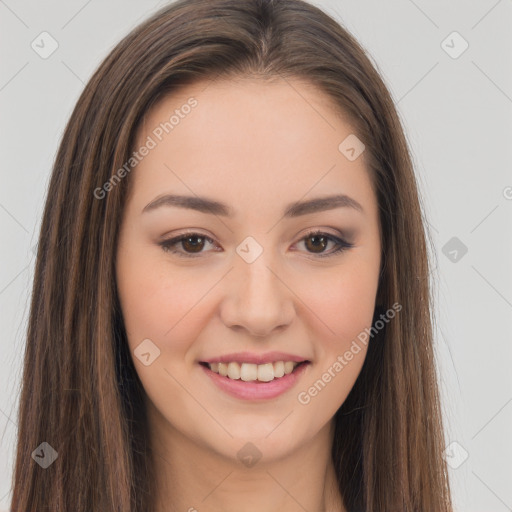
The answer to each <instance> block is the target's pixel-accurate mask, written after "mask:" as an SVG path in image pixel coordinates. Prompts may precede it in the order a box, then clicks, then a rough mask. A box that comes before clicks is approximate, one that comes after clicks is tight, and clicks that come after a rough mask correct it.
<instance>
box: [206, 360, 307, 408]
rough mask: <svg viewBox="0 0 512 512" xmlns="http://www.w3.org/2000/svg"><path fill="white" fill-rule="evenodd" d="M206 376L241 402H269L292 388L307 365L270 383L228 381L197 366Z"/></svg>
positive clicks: (207, 369)
mask: <svg viewBox="0 0 512 512" xmlns="http://www.w3.org/2000/svg"><path fill="white" fill-rule="evenodd" d="M199 366H201V368H202V369H203V370H204V371H205V373H206V375H208V377H210V379H212V380H213V382H214V383H215V384H216V385H217V386H218V387H219V388H220V389H221V390H222V391H224V392H225V393H228V394H229V395H231V396H234V397H236V398H242V399H243V400H269V399H271V398H275V397H277V396H279V395H282V394H283V393H284V392H285V391H288V390H289V389H290V388H292V387H293V386H294V385H295V383H296V382H297V381H298V380H299V378H300V377H301V376H302V375H303V373H304V372H305V371H306V368H307V367H308V366H309V363H303V364H301V365H300V366H297V368H296V369H295V370H294V371H293V372H292V373H288V374H286V375H283V376H282V377H279V378H277V379H274V380H272V381H270V382H256V381H252V382H245V381H243V380H241V379H230V378H229V377H223V376H222V375H219V374H218V373H215V372H212V371H211V370H210V369H209V368H208V367H206V366H203V365H202V364H201V365H199Z"/></svg>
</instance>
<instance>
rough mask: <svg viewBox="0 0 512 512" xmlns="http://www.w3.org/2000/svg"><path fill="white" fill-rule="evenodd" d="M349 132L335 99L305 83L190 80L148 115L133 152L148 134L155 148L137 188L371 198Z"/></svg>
mask: <svg viewBox="0 0 512 512" xmlns="http://www.w3.org/2000/svg"><path fill="white" fill-rule="evenodd" d="M353 132H354V129H353V127H352V126H351V125H350V123H349V122H348V120H347V119H344V118H343V116H341V115H340V113H339V111H338V110H336V109H335V105H334V104H333V102H332V100H331V98H329V97H328V96H326V95H325V94H324V93H323V92H321V91H320V90H319V89H317V88H316V87H314V86H313V85H312V84H309V83H307V82H304V81H299V80H292V79H289V78H288V79H286V80H283V79H279V80H275V81H272V82H268V81H262V80H257V79H252V80H250V79H229V80H228V79H225V80H220V81H202V82H198V83H194V84H193V85H190V86H186V87H184V88H182V89H180V90H179V91H177V92H175V93H172V94H169V95H168V96H166V97H164V98H163V99H161V100H160V101H159V102H158V103H157V104H156V105H154V106H153V107H152V108H151V109H150V111H149V112H147V113H146V115H145V116H144V119H143V122H142V123H141V125H140V127H139V129H138V133H137V142H136V145H135V146H136V147H135V149H136V148H138V147H141V146H142V145H144V144H146V145H148V141H149V140H150V139H151V141H152V142H151V145H152V146H153V147H152V149H151V150H150V151H149V153H148V154H147V156H145V157H144V158H143V159H142V160H141V161H140V163H139V164H138V165H137V166H136V168H135V171H134V173H133V176H132V178H133V179H134V186H135V192H136V193H137V192H140V193H141V194H144V195H145V196H146V197H147V196H148V195H151V194H153V195H155V194H158V193H170V192H182V193H187V194H189V195H190V194H197V195H207V196H210V197H216V198H222V201H223V202H226V203H229V204H233V205H236V204H238V205H240V206H242V205H244V204H245V205H247V206H250V205H252V206H253V207H256V206H258V205H260V206H261V205H262V204H268V203H275V204H282V203H285V202H286V203H288V202H289V201H290V200H299V199H301V198H302V197H304V196H305V195H312V196H313V195H324V194H327V193H334V192H339V193H344V194H348V195H354V196H357V200H358V201H359V202H371V201H372V200H373V196H372V190H371V182H370V177H369V174H368V171H367V169H366V165H365V159H364V156H365V155H364V152H363V154H362V155H361V156H360V157H359V158H357V159H356V160H353V161H350V160H349V159H347V158H346V156H345V155H344V154H343V153H342V152H341V151H340V149H339V146H340V143H341V142H342V141H344V140H345V139H346V138H347V137H348V136H350V135H351V134H353ZM334 189H335V190H334ZM149 199H152V197H149ZM235 209H236V208H235Z"/></svg>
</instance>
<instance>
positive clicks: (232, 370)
mask: <svg viewBox="0 0 512 512" xmlns="http://www.w3.org/2000/svg"><path fill="white" fill-rule="evenodd" d="M228 377H229V378H230V379H235V380H236V379H239V378H240V365H239V364H238V363H228Z"/></svg>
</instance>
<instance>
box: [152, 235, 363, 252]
mask: <svg viewBox="0 0 512 512" xmlns="http://www.w3.org/2000/svg"><path fill="white" fill-rule="evenodd" d="M319 235H321V236H323V237H325V238H327V239H328V240H329V241H334V242H335V243H336V246H337V247H336V249H334V250H333V251H331V252H329V253H322V254H320V253H318V254H315V253H309V254H312V255H313V256H317V257H319V258H329V257H331V256H334V255H335V254H339V253H343V252H344V251H346V250H347V249H351V248H352V247H354V244H351V243H349V242H345V240H342V239H341V238H339V237H337V236H334V235H331V234H329V233H325V232H324V231H320V230H313V231H310V232H309V233H306V234H305V235H304V236H303V237H302V238H301V239H300V240H299V242H302V241H303V240H305V239H307V238H309V237H312V236H319ZM190 237H193V238H196V237H197V238H202V239H204V240H206V241H207V242H209V243H213V242H214V240H212V239H211V238H210V237H208V236H205V235H203V234H201V233H196V232H193V231H191V232H187V233H182V234H181V235H179V236H177V237H174V238H170V239H169V240H164V241H162V242H160V243H159V245H160V246H161V247H162V249H163V250H164V251H165V252H170V253H173V254H176V255H178V256H180V257H182V258H196V257H199V256H200V255H201V254H202V252H203V251H201V252H199V253H183V252H180V251H177V250H176V249H173V247H174V246H175V245H177V244H179V243H180V242H182V241H184V240H186V239H187V238H190Z"/></svg>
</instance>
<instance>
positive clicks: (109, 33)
mask: <svg viewBox="0 0 512 512" xmlns="http://www.w3.org/2000/svg"><path fill="white" fill-rule="evenodd" d="M164 3H165V2H157V1H156V0H147V1H134V0H109V1H108V2H107V1H103V2H100V1H98V0H89V1H86V0H85V1H84V0H67V1H64V0H59V1H56V0H54V1H45V2H41V1H36V0H26V1H23V0H20V1H17V0H5V1H4V0H0V54H1V55H0V62H1V68H0V106H1V112H2V115H1V117H0V141H1V153H0V154H1V165H0V172H1V188H0V227H1V235H2V236H1V238H2V244H1V251H0V257H1V266H0V322H1V339H0V340H1V341H0V361H1V362H0V364H1V368H2V370H1V372H0V440H1V445H0V511H1V510H7V509H8V507H9V503H10V486H11V471H12V465H13V463H14V446H15V436H16V408H17V399H18V393H19V390H18V388H19V384H20V378H21V363H22V356H23V350H24V342H25V329H26V321H27V315H28V301H29V297H30V290H31V280H32V277H33V269H34V259H35V256H34V253H33V249H34V246H35V245H36V242H37V233H38V230H39V223H40V218H41V213H42V208H43V204H44V197H45V190H46V186H47V183H48V179H49V174H50V170H51V165H52V162H53V159H54V157H55V153H56V151H57V147H58V144H59V140H60V137H61V135H62V132H63V129H64V126H65V123H66V121H67V119H68V117H69V115H70V114H71V110H72V108H73V106H74V104H75V102H76V100H77V99H78V96H79V94H80V92H81V91H82V89H83V87H84V84H85V83H86V81H87V80H88V79H89V77H90V76H91V74H92V72H93V71H94V70H95V68H96V67H97V65H98V64H99V63H100V61H101V60H102V59H103V58H104V57H105V56H106V55H107V53H108V52H109V51H110V49H111V48H112V47H113V46H114V45H115V43H116V42H117V41H119V39H120V38H121V37H122V36H123V35H124V34H126V33H127V32H128V31H129V30H130V29H131V28H133V27H134V26H135V25H136V24H138V23H139V22H140V21H141V20H142V19H144V18H146V17H148V16H149V15H150V14H151V13H152V12H154V11H155V10H156V9H157V8H159V7H161V6H162V5H163V4H164ZM314 3H315V4H316V5H318V6H319V7H322V8H324V9H325V10H326V11H327V12H329V13H330V14H332V15H333V16H335V17H336V18H337V19H338V20H340V21H341V22H342V23H343V24H344V25H345V27H346V28H348V29H349V30H350V31H351V32H352V33H353V34H354V35H355V36H356V38H357V39H358V40H359V41H360V43H361V44H362V45H363V46H364V47H365V48H366V49H367V50H368V52H369V53H370V55H371V58H372V60H373V62H374V64H375V65H376V66H377V68H378V69H379V71H380V72H381V74H382V76H383V78H384V80H385V82H386V84H387V85H388V87H389V89H390V91H391V93H392V95H393V98H394V99H395V102H396V104H397V106H398V109H399V113H400V116H401V118H402V120H403V123H404V125H405V129H406V133H407V138H408V140H409V143H410V146H411V151H412V154H413V158H414V161H415V165H416V170H417V174H418V177H419V181H420V186H421V192H422V194H423V197H424V201H425V205H426V210H427V215H428V217H429V222H430V225H431V229H432V234H433V238H434V241H435V246H436V250H435V254H433V255H432V256H433V258H434V263H435V267H436V271H435V273H437V275H438V277H437V278H436V282H437V285H436V292H435V293H436V297H437V301H438V302H437V309H436V315H437V318H438V327H437V329H436V353H437V356H438V360H439V374H440V381H441V390H442V394H443V409H444V410H445V413H446V419H445V421H446V431H447V439H448V444H450V443H456V444H452V445H451V446H450V448H449V450H448V451H447V453H446V457H447V460H448V461H449V464H450V466H451V469H450V475H451V482H452V487H453V492H454V499H455V506H456V507H455V508H456V510H458V511H464V512H466V511H468V512H473V511H475V512H484V511H485V512H502V511H503V512H504V511H506V510H512V486H511V485H510V484H511V482H512V464H511V461H512V441H511V437H510V432H511V426H512V403H511V402H512V379H511V377H510V375H511V371H510V368H509V366H510V363H511V361H512V357H511V356H512V348H511V347H512V345H511V343H510V341H511V338H512V336H511V334H512V322H511V321H510V320H512V271H511V270H510V263H511V261H512V259H511V254H512V229H511V226H512V222H511V221H512V173H511V168H510V162H511V151H512V150H511V146H512V144H511V142H512V139H511V132H512V130H511V125H512V66H511V64H512V60H511V54H512V48H511V46H512V45H511V36H510V27H511V26H512V2H511V1H510V0H500V1H496V0H489V1H487V0H485V1H483V0H482V1H473V2H468V1H466V2H464V1H453V2H449V3H448V2H442V1H440V0H436V1H426V0H414V1H413V0H393V1H386V2H381V1H378V0H371V1H364V2H363V1H359V2H357V1H356V0H346V1H335V0H330V1H327V0H324V1H320V0H317V1H315V2H314ZM43 31H47V32H49V33H50V34H51V36H52V37H53V38H54V39H55V40H56V41H57V43H58V48H57V50H56V51H55V52H54V53H53V54H52V55H51V56H49V57H48V58H46V59H43V58H41V57H40V56H39V54H38V53H36V52H35V51H34V50H33V49H32V47H31V43H32V42H33V41H34V40H35V41H36V43H37V42H38V41H39V44H40V45H42V43H40V38H39V37H38V36H39V35H40V34H41V32H43ZM453 31H457V32H458V33H459V34H460V36H461V37H462V38H463V39H461V38H460V37H458V36H453V35H451V36H450V34H452V32H453ZM448 36H449V37H448ZM464 40H465V41H467V43H468V44H469V47H468V48H467V50H466V51H464V52H463V53H461V54H460V55H459V53H460V52H461V50H462V49H463V48H464V46H463V45H464ZM443 41H445V42H444V43H443ZM45 48H46V49H48V48H49V43H48V41H47V44H45ZM449 53H451V54H452V55H451V56H450V55H449ZM454 57H456V58H454ZM453 237H456V239H455V240H452V238H453ZM446 244H448V245H446ZM462 244H463V245H462ZM464 246H465V247H466V248H467V253H466V254H463V248H464ZM454 251H456V252H454ZM41 441H43V440H41ZM34 448H35V447H34ZM466 457H467V458H466Z"/></svg>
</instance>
